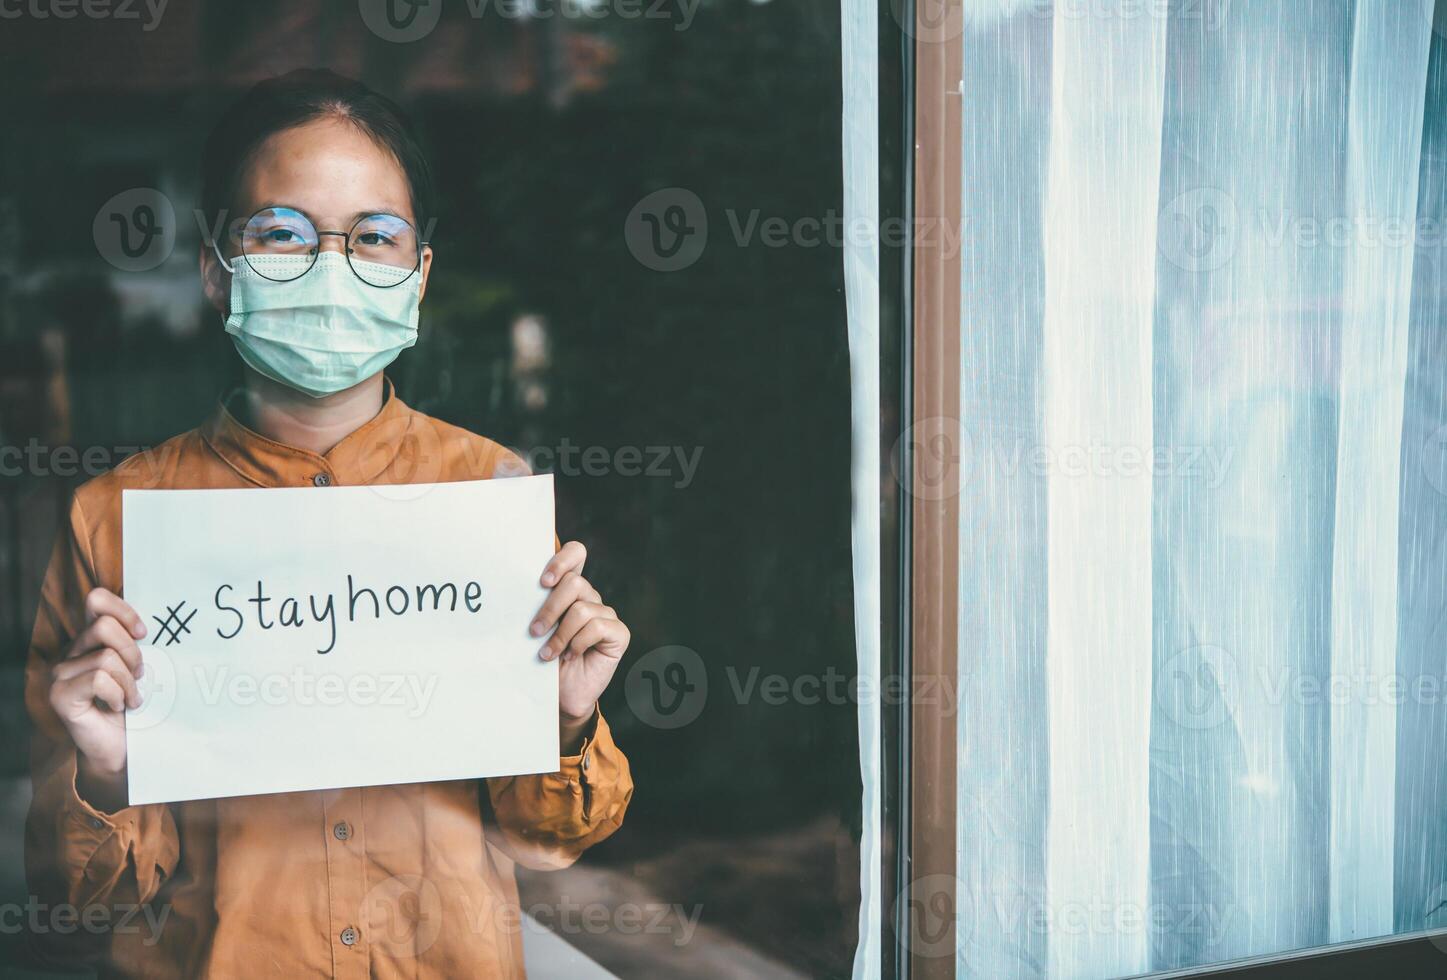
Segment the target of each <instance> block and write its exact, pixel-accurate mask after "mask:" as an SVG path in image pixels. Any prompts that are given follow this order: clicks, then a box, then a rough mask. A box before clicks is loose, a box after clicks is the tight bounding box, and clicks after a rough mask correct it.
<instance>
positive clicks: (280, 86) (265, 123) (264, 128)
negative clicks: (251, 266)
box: [201, 68, 433, 235]
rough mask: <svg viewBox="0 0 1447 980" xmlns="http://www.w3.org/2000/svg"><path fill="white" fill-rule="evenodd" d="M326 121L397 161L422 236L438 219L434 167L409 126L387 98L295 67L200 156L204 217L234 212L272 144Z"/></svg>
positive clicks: (258, 91) (217, 131)
mask: <svg viewBox="0 0 1447 980" xmlns="http://www.w3.org/2000/svg"><path fill="white" fill-rule="evenodd" d="M327 117H334V118H338V119H346V120H348V121H350V122H351V123H352V124H353V125H355V126H356V127H357V128H358V129H360V130H361V131H362V132H364V133H366V134H367V135H368V136H370V137H371V138H372V139H373V140H374V141H375V142H376V143H377V145H378V146H380V147H382V148H383V149H385V150H387V151H388V152H389V153H391V154H392V155H393V156H394V157H396V158H397V163H398V164H400V165H401V167H402V172H403V174H405V175H406V177H407V183H408V185H409V186H410V188H411V191H412V215H413V217H414V218H415V219H416V221H417V224H418V230H419V231H420V232H423V233H424V235H425V231H426V225H427V223H428V222H429V221H430V220H431V218H432V217H433V212H432V207H433V196H432V195H433V186H432V168H431V166H429V165H428V163H427V156H426V154H425V153H423V151H422V145H421V143H420V141H419V140H418V138H417V133H416V130H415V129H414V128H413V126H412V123H411V121H410V120H409V119H408V118H407V115H406V113H404V112H403V111H402V110H401V109H400V108H399V107H398V106H397V104H396V103H395V102H393V101H392V100H391V99H389V98H387V97H386V96H383V95H379V94H378V93H376V92H374V91H372V90H371V89H369V88H367V86H365V85H363V84H362V83H361V82H358V81H354V80H353V79H350V78H344V77H342V76H341V75H338V74H336V73H335V72H331V71H327V70H326V69H321V68H302V69H297V70H296V71H292V72H288V73H287V74H285V75H278V76H276V77H274V78H268V79H266V80H264V81H261V82H258V83H257V84H256V85H254V86H252V88H251V90H250V91H249V92H247V93H246V95H244V96H242V98H241V99H240V101H238V102H236V103H235V104H234V105H232V106H231V108H229V109H227V110H226V112H225V113H224V114H223V115H222V116H221V118H220V119H219V120H218V121H217V122H216V125H215V126H214V127H213V128H212V130H211V133H210V135H208V136H207V137H206V148H205V150H204V151H203V153H202V157H201V207H202V210H203V213H205V214H206V215H208V216H210V217H211V218H212V220H215V218H216V216H217V215H220V214H221V212H222V211H224V210H227V209H229V208H230V206H231V199H232V196H233V195H234V194H235V192H236V185H237V183H238V181H239V179H240V177H241V174H242V173H243V172H245V170H246V168H247V167H248V166H250V164H251V160H252V158H253V156H255V154H256V151H257V149H258V148H259V147H260V146H261V144H262V143H264V142H266V140H267V139H269V138H270V137H271V136H273V135H275V134H276V133H279V132H281V131H283V130H286V129H291V128H292V127H293V126H299V125H301V124H303V123H307V122H311V121H312V120H315V119H323V118H327ZM230 217H231V218H232V219H233V220H234V219H236V218H241V219H243V220H244V219H245V218H246V217H247V216H246V215H231V216H230Z"/></svg>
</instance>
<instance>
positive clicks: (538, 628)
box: [531, 541, 630, 755]
mask: <svg viewBox="0 0 1447 980" xmlns="http://www.w3.org/2000/svg"><path fill="white" fill-rule="evenodd" d="M587 560H588V551H587V549H586V548H584V547H583V545H582V544H581V543H579V542H577V541H569V542H568V543H567V544H565V545H563V547H562V548H561V549H560V550H559V551H558V553H557V554H555V555H553V560H552V561H550V562H548V566H547V567H546V568H544V569H543V575H542V579H541V582H542V584H543V585H544V586H545V587H548V588H551V589H552V593H551V594H550V595H549V596H548V598H547V601H546V602H544V603H543V607H542V609H540V610H538V614H537V616H535V617H534V618H533V623H532V627H531V630H532V634H533V636H542V635H543V634H545V633H546V632H547V631H548V630H550V629H553V627H555V626H556V627H557V631H556V632H555V633H553V635H552V636H551V637H550V638H549V639H548V642H547V643H545V644H544V645H543V648H542V650H540V651H539V652H538V655H539V656H540V657H542V658H543V659H544V660H553V659H555V658H561V659H560V661H559V664H558V732H559V735H560V736H561V739H562V749H563V754H564V755H571V754H572V753H574V752H576V751H577V749H578V747H579V745H580V744H581V743H582V741H583V738H584V737H585V736H586V735H587V734H588V728H589V726H590V725H591V724H592V721H593V709H594V708H595V707H596V706H597V704H598V697H599V696H600V695H601V694H602V693H603V690H604V689H605V688H606V687H607V686H608V682H609V681H610V680H612V679H613V671H614V670H616V669H617V667H618V661H619V660H620V659H622V657H623V653H624V651H626V650H627V649H628V640H629V638H630V634H629V633H628V627H627V626H624V625H623V623H622V622H621V621H619V619H618V614H617V613H616V612H614V611H613V607H612V606H607V605H604V604H603V597H602V596H600V595H599V594H598V590H597V589H595V588H593V586H592V585H590V584H589V583H588V580H587V579H585V578H584V577H583V563H584V562H586V561H587Z"/></svg>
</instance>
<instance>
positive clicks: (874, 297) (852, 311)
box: [840, 0, 882, 980]
mask: <svg viewBox="0 0 1447 980" xmlns="http://www.w3.org/2000/svg"><path fill="white" fill-rule="evenodd" d="M840 12H841V22H840V27H841V33H842V76H843V86H844V90H843V120H842V123H843V125H842V132H843V140H844V147H843V150H844V225H845V227H847V228H859V227H863V228H867V229H871V230H872V229H877V228H878V227H879V81H878V79H879V55H878V43H879V42H878V30H879V28H878V23H877V21H876V18H877V17H878V16H879V13H878V10H877V9H876V8H875V6H874V4H872V3H870V2H868V0H842V3H841V7H840ZM844 291H845V305H846V308H847V311H848V317H849V324H848V331H849V373H850V406H851V426H852V435H851V443H852V450H853V457H852V466H851V471H852V477H851V480H852V485H853V516H852V531H851V534H852V545H853V562H854V645H855V650H856V657H857V670H858V674H859V690H861V691H878V690H880V686H879V630H880V625H879V616H880V612H879V595H880V592H879V590H880V577H879V575H880V573H879V533H880V530H879V506H880V503H879V501H880V494H879V474H880V460H879V247H878V238H877V236H876V235H874V234H868V235H862V236H861V235H848V236H846V239H845V243H844ZM859 775H860V781H861V782H862V784H863V799H862V801H861V808H862V812H863V821H862V824H861V829H860V835H859V940H858V944H857V946H856V947H855V952H854V977H855V978H856V980H865V978H869V977H877V976H878V975H879V972H880V956H881V950H880V942H881V939H882V925H881V923H882V910H881V908H880V894H879V893H880V883H881V880H882V879H881V875H882V865H881V857H880V830H881V828H880V807H881V797H880V783H879V777H880V711H879V701H878V699H877V698H867V697H861V698H859Z"/></svg>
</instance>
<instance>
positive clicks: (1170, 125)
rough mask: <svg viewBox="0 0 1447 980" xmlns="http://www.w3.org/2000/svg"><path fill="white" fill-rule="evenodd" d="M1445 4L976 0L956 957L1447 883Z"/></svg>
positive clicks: (1314, 917) (1148, 948) (1354, 932)
mask: <svg viewBox="0 0 1447 980" xmlns="http://www.w3.org/2000/svg"><path fill="white" fill-rule="evenodd" d="M1434 7H1435V5H1434V3H1433V0H1297V2H1294V3H1290V4H1286V3H1280V2H1279V0H1234V2H1229V3H1228V2H1226V0H1189V2H1187V0H1181V2H1173V3H1171V4H1170V5H1169V8H1167V7H1165V6H1164V5H1158V4H1140V3H1138V2H1132V0H1093V2H1092V3H1090V4H1088V5H1087V4H1079V3H1072V2H1065V0H1061V2H1058V3H1055V4H1054V5H1051V4H1048V3H1042V2H1035V0H1018V2H1016V0H965V13H966V17H965V23H966V30H965V34H964V37H963V38H962V39H961V40H960V43H962V44H963V45H964V47H965V50H964V78H963V88H962V93H963V101H962V111H963V113H964V126H963V132H964V147H963V158H962V159H963V164H962V174H961V180H962V189H963V200H964V224H965V229H966V235H965V243H966V244H965V249H966V251H965V253H964V255H963V263H962V264H963V284H962V285H963V291H962V304H963V305H962V311H961V313H962V316H961V322H962V329H963V332H964V336H963V337H962V351H963V360H964V363H963V365H962V367H963V372H962V377H963V382H962V401H961V413H962V415H961V417H962V420H963V422H964V426H965V430H966V432H967V434H968V436H969V445H970V447H971V450H972V451H971V454H970V458H969V460H968V461H967V465H968V469H967V481H966V482H965V484H964V490H963V491H962V497H961V501H960V505H961V506H960V509H961V548H960V554H961V563H962V567H961V582H962V595H961V609H962V612H961V616H962V623H961V630H960V636H961V650H960V665H961V666H960V671H961V677H960V683H961V690H962V697H963V701H962V714H961V718H960V723H959V724H960V739H961V753H960V772H959V785H960V826H959V828H958V840H959V855H960V861H959V868H960V872H959V873H960V877H961V894H960V902H961V907H962V908H964V909H967V910H968V916H967V919H968V921H967V922H962V923H961V925H960V927H959V934H960V944H959V957H958V965H959V973H960V975H962V976H988V977H1052V978H1054V977H1060V978H1076V977H1111V976H1123V975H1130V974H1134V973H1141V972H1146V971H1155V970H1167V969H1176V968H1187V967H1193V966H1199V965H1204V964H1211V963H1219V962H1224V961H1227V960H1231V959H1237V958H1241V957H1247V956H1260V955H1267V954H1271V953H1278V952H1285V951H1290V950H1298V949H1304V948H1309V947H1316V946H1321V945H1325V944H1329V943H1333V942H1341V941H1347V940H1353V939H1361V938H1367V937H1373V936H1382V935H1386V934H1389V933H1392V932H1394V931H1407V930H1416V929H1421V928H1424V927H1426V926H1428V925H1430V924H1431V923H1433V922H1434V921H1437V922H1440V921H1441V920H1442V919H1443V918H1444V917H1447V884H1444V882H1447V831H1444V829H1443V821H1442V819H1441V814H1443V813H1444V812H1447V779H1444V776H1443V773H1442V770H1443V767H1442V766H1441V765H1440V763H1439V761H1438V760H1440V752H1441V746H1442V745H1443V744H1444V739H1447V714H1444V710H1443V705H1442V702H1443V700H1444V697H1447V691H1444V690H1443V687H1444V683H1443V682H1444V680H1447V642H1444V640H1447V637H1444V636H1443V632H1444V626H1443V625H1442V618H1443V617H1442V616H1441V612H1440V611H1441V609H1442V608H1443V599H1444V591H1447V589H1444V583H1447V564H1444V557H1447V518H1444V516H1443V514H1444V510H1447V508H1444V503H1447V500H1444V496H1443V494H1444V491H1447V434H1444V433H1447V428H1444V425H1447V409H1444V397H1447V390H1444V382H1443V380H1442V379H1443V377H1444V368H1447V364H1444V358H1447V346H1444V344H1443V342H1442V340H1441V336H1442V332H1443V331H1442V324H1443V319H1442V313H1443V310H1442V288H1443V284H1444V279H1443V271H1444V269H1443V259H1442V250H1443V248H1444V247H1447V245H1444V241H1443V237H1444V232H1443V227H1442V222H1443V220H1444V217H1447V212H1444V205H1447V201H1444V197H1447V186H1444V184H1447V181H1444V177H1443V175H1442V169H1443V166H1444V162H1443V161H1444V152H1447V147H1444V146H1443V141H1444V139H1447V126H1444V124H1443V123H1441V122H1438V121H1436V120H1437V118H1438V117H1440V116H1442V115H1443V105H1444V103H1443V102H1442V98H1441V97H1442V75H1443V67H1442V58H1443V38H1442V36H1441V34H1440V31H1434V30H1433V14H1434ZM1438 26H1439V28H1441V27H1442V26H1443V25H1438ZM1424 120H1425V131H1424ZM1434 684H1435V686H1434ZM1434 691H1435V692H1436V693H1435V694H1434V693H1433V692H1434ZM1434 916H1435V917H1436V918H1435V919H1434V918H1433V917H1434Z"/></svg>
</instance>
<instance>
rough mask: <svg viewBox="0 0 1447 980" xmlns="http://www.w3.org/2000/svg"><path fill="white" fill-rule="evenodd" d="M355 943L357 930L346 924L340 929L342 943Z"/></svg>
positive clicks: (353, 944) (347, 944) (344, 944)
mask: <svg viewBox="0 0 1447 980" xmlns="http://www.w3.org/2000/svg"><path fill="white" fill-rule="evenodd" d="M356 944H357V930H355V929H353V928H352V927H351V926H347V927H346V928H345V929H343V930H342V945H343V946H355V945H356Z"/></svg>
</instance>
